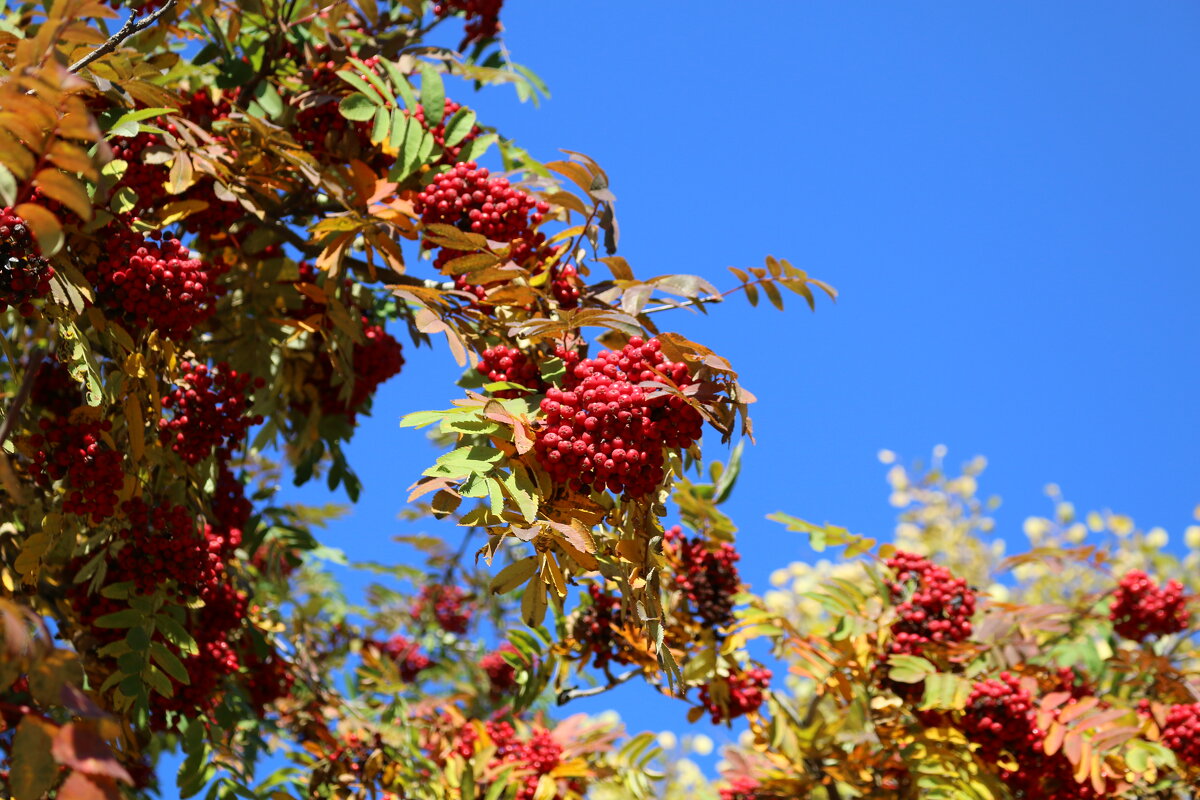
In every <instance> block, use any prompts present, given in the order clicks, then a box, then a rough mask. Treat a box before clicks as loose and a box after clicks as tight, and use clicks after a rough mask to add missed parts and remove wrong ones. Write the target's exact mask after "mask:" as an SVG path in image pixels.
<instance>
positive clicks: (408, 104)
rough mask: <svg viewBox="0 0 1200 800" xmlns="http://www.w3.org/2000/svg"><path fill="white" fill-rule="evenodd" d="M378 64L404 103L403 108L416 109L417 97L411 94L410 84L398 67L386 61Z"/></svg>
mask: <svg viewBox="0 0 1200 800" xmlns="http://www.w3.org/2000/svg"><path fill="white" fill-rule="evenodd" d="M379 63H380V64H382V65H383V68H384V69H385V70H386V71H387V74H388V77H389V78H391V81H392V88H393V89H395V90H396V94H397V95H399V97H400V100H401V101H402V102H403V103H404V107H405V108H408V109H413V108H416V107H417V96H416V94H414V93H413V88H412V84H410V83H409V82H408V76H407V75H405V74H404V73H403V72H402V71H401V70H400V67H399V66H397V65H396V64H395V63H393V62H391V61H386V60H382V59H381V60H380V62H379Z"/></svg>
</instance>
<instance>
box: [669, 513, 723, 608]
mask: <svg viewBox="0 0 1200 800" xmlns="http://www.w3.org/2000/svg"><path fill="white" fill-rule="evenodd" d="M663 552H664V554H665V555H666V556H667V558H668V560H669V561H670V562H671V564H672V566H673V568H674V570H673V571H674V575H675V585H676V586H677V587H678V588H679V591H680V592H681V593H682V594H683V599H684V603H685V604H686V607H687V613H688V615H689V616H691V617H692V618H693V619H696V620H699V621H700V622H702V623H703V624H704V626H705V627H707V628H714V629H716V630H718V631H720V630H721V629H723V628H726V627H728V626H729V625H730V623H732V622H733V598H734V595H736V594H737V593H738V590H739V588H740V587H741V578H740V577H739V576H738V569H737V566H736V565H737V562H738V560H739V559H740V558H741V556H740V555H739V554H738V551H737V550H735V549H734V547H733V545H732V544H730V543H729V542H721V543H719V544H715V545H714V544H710V543H709V542H708V540H706V539H704V538H702V537H699V536H696V537H693V538H691V539H689V538H687V537H686V536H684V535H683V528H681V527H679V526H678V525H676V526H675V527H673V528H669V529H668V530H667V531H666V533H665V534H664V536H663Z"/></svg>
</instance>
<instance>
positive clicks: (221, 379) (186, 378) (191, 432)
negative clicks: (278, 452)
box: [158, 361, 266, 465]
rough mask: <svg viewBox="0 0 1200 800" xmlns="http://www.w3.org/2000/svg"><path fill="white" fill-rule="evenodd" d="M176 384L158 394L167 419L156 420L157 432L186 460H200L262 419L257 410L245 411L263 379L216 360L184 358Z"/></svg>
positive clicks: (228, 444) (231, 442)
mask: <svg viewBox="0 0 1200 800" xmlns="http://www.w3.org/2000/svg"><path fill="white" fill-rule="evenodd" d="M180 366H181V368H182V370H183V377H182V379H181V381H180V383H181V385H179V386H176V388H174V389H173V390H171V392H170V393H168V394H166V395H163V398H162V406H163V409H164V410H165V411H167V412H170V418H167V417H163V418H162V419H160V420H159V421H158V436H159V439H160V440H161V441H162V443H163V446H165V447H170V448H171V449H172V450H173V451H175V453H177V454H178V455H179V457H180V458H182V459H183V460H184V461H185V462H186V463H188V464H192V465H195V464H199V463H200V462H201V461H203V460H204V459H206V458H208V457H209V456H210V455H212V453H213V451H214V450H216V449H218V448H222V449H229V448H232V447H233V446H235V445H236V444H237V443H238V442H239V441H240V440H241V439H242V438H243V437H245V435H246V432H247V431H248V430H249V429H250V426H251V425H258V424H260V423H261V422H262V417H261V416H259V415H255V416H253V417H252V416H249V415H248V414H247V413H246V412H247V411H248V410H249V408H250V405H251V403H250V400H249V394H250V392H251V389H252V388H258V389H261V388H262V387H263V386H265V385H266V382H265V381H263V380H262V379H261V378H257V379H255V378H251V376H249V375H247V374H245V373H239V372H237V370H233V369H230V368H229V365H228V364H224V363H221V364H217V367H216V369H215V370H210V369H209V368H208V366H206V365H204V364H192V363H190V362H186V361H185V362H183V363H182V364H181V365H180Z"/></svg>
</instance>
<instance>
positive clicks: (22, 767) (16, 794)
mask: <svg viewBox="0 0 1200 800" xmlns="http://www.w3.org/2000/svg"><path fill="white" fill-rule="evenodd" d="M47 728H49V725H48V724H47V723H45V722H42V721H41V720H40V719H38V718H37V717H36V716H33V715H32V714H27V715H25V717H24V718H23V719H22V720H21V723H20V724H19V725H17V732H16V735H15V736H13V741H12V762H11V763H12V770H11V772H10V773H9V776H8V780H9V783H10V790H11V791H12V794H13V798H14V800H39V798H41V797H42V796H43V795H44V794H45V793H46V792H47V791H49V789H50V787H51V786H53V785H54V784H55V783H57V782H58V769H57V764H55V763H54V758H53V757H52V756H51V755H50V747H51V744H52V743H53V738H52V737H51V734H50V731H49V730H47Z"/></svg>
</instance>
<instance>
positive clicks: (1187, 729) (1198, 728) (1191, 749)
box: [1162, 703, 1200, 768]
mask: <svg viewBox="0 0 1200 800" xmlns="http://www.w3.org/2000/svg"><path fill="white" fill-rule="evenodd" d="M1162 743H1163V744H1165V745H1166V746H1167V747H1169V748H1171V749H1172V750H1174V751H1175V754H1176V755H1177V756H1179V759H1180V760H1181V761H1184V762H1186V763H1188V764H1190V765H1192V766H1193V767H1197V768H1200V703H1191V704H1188V705H1177V706H1171V707H1170V708H1169V709H1168V710H1167V723H1166V725H1164V726H1163V729H1162Z"/></svg>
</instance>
